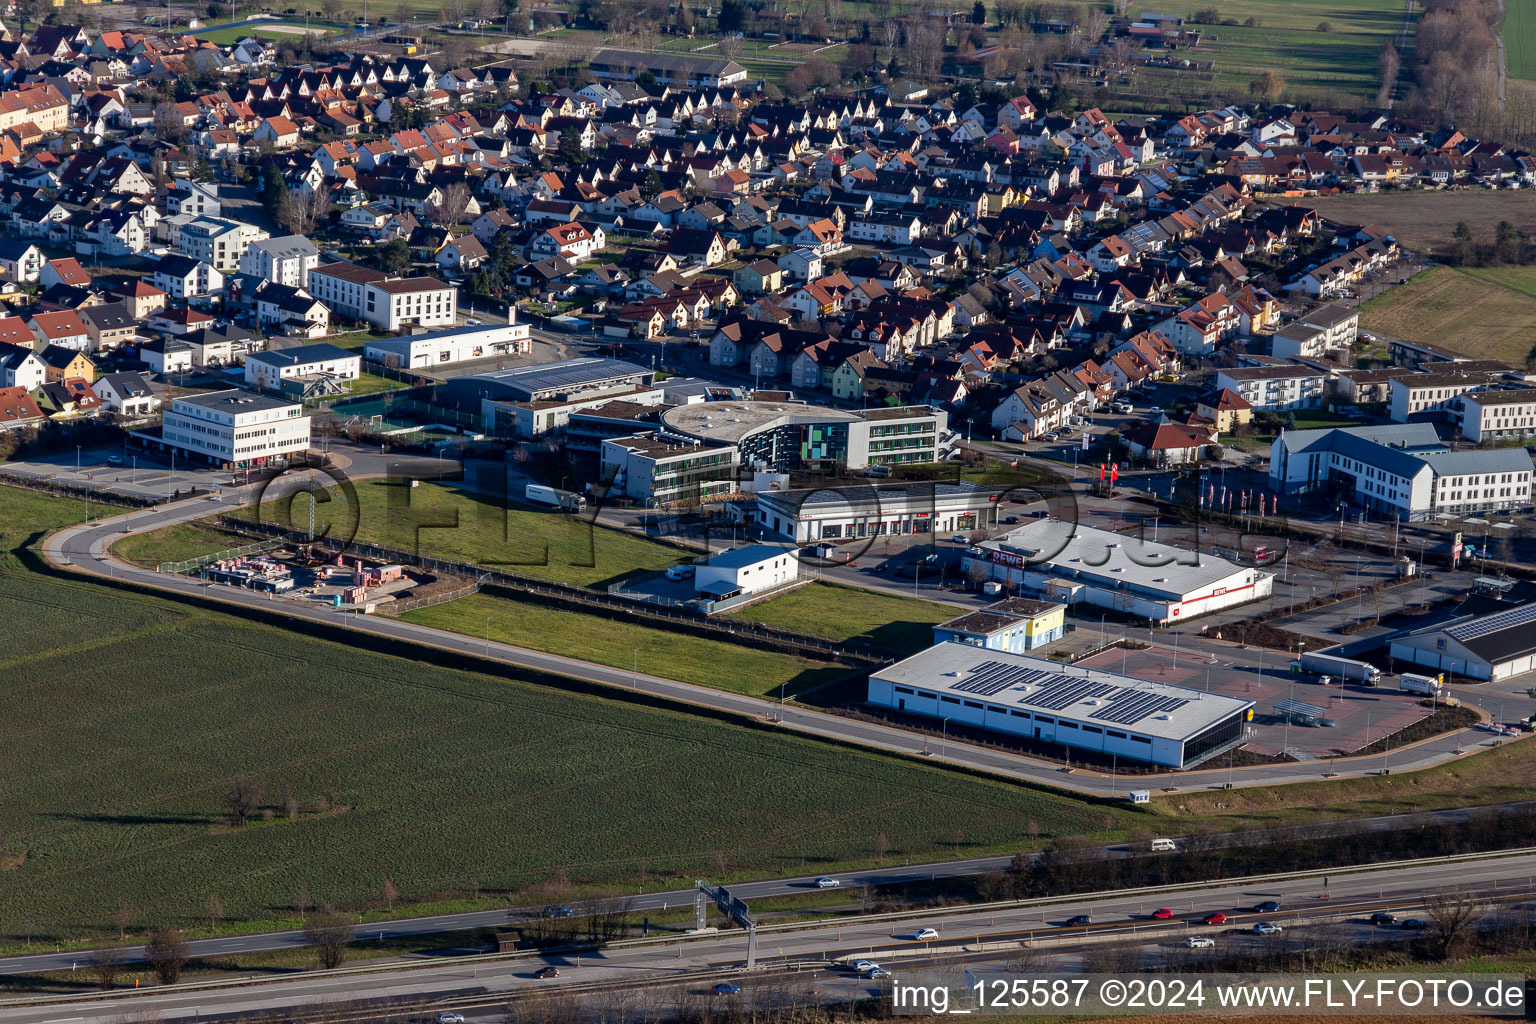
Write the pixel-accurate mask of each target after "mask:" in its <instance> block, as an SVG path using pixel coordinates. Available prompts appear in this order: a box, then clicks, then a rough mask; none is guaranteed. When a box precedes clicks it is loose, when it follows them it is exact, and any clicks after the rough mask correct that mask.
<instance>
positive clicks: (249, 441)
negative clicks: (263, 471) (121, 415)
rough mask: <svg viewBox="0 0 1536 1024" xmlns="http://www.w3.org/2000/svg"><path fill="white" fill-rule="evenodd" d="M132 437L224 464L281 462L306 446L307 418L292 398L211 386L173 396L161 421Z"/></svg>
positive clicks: (239, 466)
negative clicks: (156, 425)
mask: <svg viewBox="0 0 1536 1024" xmlns="http://www.w3.org/2000/svg"><path fill="white" fill-rule="evenodd" d="M133 436H134V437H136V438H139V439H140V440H142V441H144V442H146V443H148V444H149V445H151V446H152V447H157V448H175V449H176V450H177V451H179V452H182V453H183V454H184V455H186V456H188V457H190V458H192V459H194V460H198V461H203V462H209V463H212V464H213V465H215V466H220V467H223V468H225V469H249V468H253V467H257V466H282V465H286V464H287V462H288V460H289V459H290V458H292V457H293V456H295V455H300V454H302V453H303V452H305V451H307V450H308V449H309V417H308V416H305V415H304V407H303V406H302V405H300V404H299V403H297V402H288V401H284V400H282V399H279V398H270V397H268V396H266V395H258V394H254V393H252V392H250V391H238V390H234V389H231V390H229V391H210V392H207V393H204V394H200V395H186V396H183V397H181V398H176V399H173V400H172V401H171V407H170V408H169V409H167V410H166V411H165V414H164V416H163V417H162V422H161V426H159V427H152V428H147V429H145V430H136V431H134V432H133Z"/></svg>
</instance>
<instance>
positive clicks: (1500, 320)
mask: <svg viewBox="0 0 1536 1024" xmlns="http://www.w3.org/2000/svg"><path fill="white" fill-rule="evenodd" d="M1360 310H1361V312H1360V326H1361V327H1363V328H1365V329H1366V330H1373V331H1381V332H1382V333H1384V334H1389V335H1393V336H1395V337H1399V338H1410V339H1412V340H1414V341H1428V342H1432V343H1434V344H1436V345H1444V346H1445V347H1446V348H1449V349H1453V350H1455V351H1458V352H1464V353H1466V354H1467V355H1473V356H1480V357H1483V358H1487V359H1502V360H1504V361H1505V362H1507V363H1510V364H1512V365H1515V366H1522V365H1524V363H1525V358H1526V355H1527V354H1528V353H1529V352H1530V350H1531V346H1532V341H1533V339H1536V267H1499V268H1489V269H1459V268H1451V267H1433V268H1431V269H1429V270H1426V271H1424V272H1423V273H1421V274H1416V275H1414V277H1413V278H1411V279H1410V280H1409V281H1408V282H1407V283H1406V284H1402V285H1399V286H1397V287H1396V288H1392V289H1389V290H1388V291H1386V292H1385V293H1383V294H1382V295H1379V296H1377V297H1376V298H1374V299H1372V300H1370V301H1369V302H1366V303H1364V304H1363V305H1362V306H1361V307H1360Z"/></svg>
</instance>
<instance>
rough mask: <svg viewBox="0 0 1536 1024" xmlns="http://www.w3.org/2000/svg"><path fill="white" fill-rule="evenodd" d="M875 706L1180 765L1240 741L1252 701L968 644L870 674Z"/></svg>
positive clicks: (950, 646)
mask: <svg viewBox="0 0 1536 1024" xmlns="http://www.w3.org/2000/svg"><path fill="white" fill-rule="evenodd" d="M869 702H870V703H871V704H875V705H878V706H880V707H886V708H891V709H893V710H896V711H901V712H904V713H906V714H910V715H922V716H924V717H927V718H935V719H937V718H943V719H947V720H948V721H949V722H951V723H954V724H960V725H968V726H972V727H975V728H978V729H986V730H990V731H993V732H998V733H1004V734H1007V735H1011V736H1018V737H1022V738H1024V739H1027V740H1035V741H1039V742H1041V743H1051V744H1057V745H1061V746H1067V747H1073V748H1076V749H1080V750H1091V751H1094V752H1095V753H1099V754H1104V755H1111V754H1112V755H1114V756H1116V757H1120V758H1127V759H1130V760H1133V761H1144V762H1147V763H1149V764H1156V765H1162V766H1164V767H1168V768H1176V769H1185V768H1193V767H1195V766H1196V765H1198V764H1199V763H1201V762H1202V761H1205V760H1207V759H1208V758H1210V757H1213V756H1214V755H1216V754H1219V753H1222V752H1223V751H1225V750H1227V749H1228V748H1230V747H1233V746H1236V745H1237V744H1239V743H1241V742H1243V740H1244V739H1245V738H1246V734H1247V723H1248V722H1249V721H1251V720H1252V718H1253V702H1252V701H1250V700H1243V699H1240V698H1237V697H1228V696H1225V695H1222V694H1216V693H1205V692H1202V691H1200V690H1193V689H1189V688H1188V687H1183V686H1170V685H1168V684H1167V683H1154V682H1151V681H1149V680H1146V679H1137V678H1135V677H1134V676H1125V675H1120V674H1119V673H1115V672H1106V671H1103V670H1100V669H1093V668H1085V667H1083V666H1080V665H1062V664H1059V663H1057V662H1053V661H1047V660H1046V659H1044V658H1035V657H1030V656H1027V655H1022V654H1012V653H1008V652H1006V651H996V650H988V649H986V648H981V647H976V646H972V645H971V644H964V643H942V644H938V645H936V646H933V647H930V648H928V649H927V650H925V651H920V652H918V653H917V654H914V655H913V656H912V657H910V658H908V659H906V660H905V661H900V662H897V663H896V664H894V665H891V666H889V667H888V668H882V669H877V670H875V671H874V672H871V673H870V676H869Z"/></svg>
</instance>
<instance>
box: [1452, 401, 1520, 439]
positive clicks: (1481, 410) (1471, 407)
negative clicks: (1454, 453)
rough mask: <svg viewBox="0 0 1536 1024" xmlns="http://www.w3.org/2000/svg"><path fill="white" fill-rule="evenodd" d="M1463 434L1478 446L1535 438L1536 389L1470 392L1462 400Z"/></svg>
mask: <svg viewBox="0 0 1536 1024" xmlns="http://www.w3.org/2000/svg"><path fill="white" fill-rule="evenodd" d="M1461 432H1462V434H1463V435H1465V437H1466V438H1467V440H1469V441H1477V442H1479V443H1481V442H1483V441H1505V440H1512V439H1514V438H1520V437H1530V436H1531V435H1532V434H1536V388H1511V389H1509V390H1500V391H1469V392H1467V393H1466V394H1464V395H1462V396H1461Z"/></svg>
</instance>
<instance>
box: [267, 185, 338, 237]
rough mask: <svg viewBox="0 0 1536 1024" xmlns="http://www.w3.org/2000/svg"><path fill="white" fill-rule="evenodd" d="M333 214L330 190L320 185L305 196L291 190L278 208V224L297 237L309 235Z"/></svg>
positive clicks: (295, 190)
mask: <svg viewBox="0 0 1536 1024" xmlns="http://www.w3.org/2000/svg"><path fill="white" fill-rule="evenodd" d="M330 212H331V197H330V190H329V189H328V188H326V187H325V185H323V184H322V185H320V186H318V187H317V188H315V190H314V191H312V192H310V194H309V195H307V196H306V195H305V194H304V193H303V192H300V191H299V190H297V189H289V190H288V192H287V193H286V194H285V195H284V196H283V198H282V201H281V202H279V203H278V206H277V222H278V223H279V224H281V225H282V226H283V227H285V228H287V229H288V230H289V231H290V232H292V233H293V234H295V235H307V234H309V233H310V232H311V231H313V230H314V229H315V226H316V225H318V224H319V223H320V222H321V221H323V220H324V219H325V218H326V216H327V215H328V214H329V213H330Z"/></svg>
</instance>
